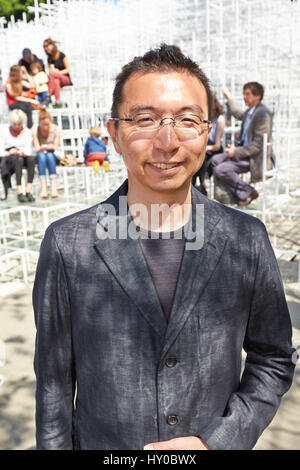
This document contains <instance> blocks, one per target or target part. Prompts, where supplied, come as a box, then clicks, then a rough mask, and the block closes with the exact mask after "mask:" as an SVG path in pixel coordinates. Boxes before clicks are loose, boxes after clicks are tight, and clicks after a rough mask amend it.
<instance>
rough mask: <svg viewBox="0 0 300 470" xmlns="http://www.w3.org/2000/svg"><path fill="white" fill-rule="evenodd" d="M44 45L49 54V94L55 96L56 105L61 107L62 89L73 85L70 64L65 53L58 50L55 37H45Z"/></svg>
mask: <svg viewBox="0 0 300 470" xmlns="http://www.w3.org/2000/svg"><path fill="white" fill-rule="evenodd" d="M43 46H44V50H45V52H46V54H47V56H48V78H49V82H48V94H49V96H52V95H54V96H55V101H56V103H55V107H61V103H60V89H61V88H62V87H64V86H67V85H72V82H71V77H70V65H69V62H68V60H67V58H66V56H65V54H64V53H63V52H61V51H59V50H58V48H57V45H56V43H55V42H54V41H53V39H51V38H48V39H45V41H44V43H43Z"/></svg>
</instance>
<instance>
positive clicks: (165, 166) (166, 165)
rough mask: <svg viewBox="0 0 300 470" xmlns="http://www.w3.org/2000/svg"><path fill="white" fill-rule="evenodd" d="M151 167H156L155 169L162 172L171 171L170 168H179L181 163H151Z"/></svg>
mask: <svg viewBox="0 0 300 470" xmlns="http://www.w3.org/2000/svg"><path fill="white" fill-rule="evenodd" d="M151 165H153V166H155V168H159V169H160V170H169V169H170V168H174V167H175V166H178V165H179V163H151Z"/></svg>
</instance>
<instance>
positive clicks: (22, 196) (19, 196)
mask: <svg viewBox="0 0 300 470" xmlns="http://www.w3.org/2000/svg"><path fill="white" fill-rule="evenodd" d="M17 199H18V201H19V202H27V197H26V196H24V194H22V193H21V194H18V195H17Z"/></svg>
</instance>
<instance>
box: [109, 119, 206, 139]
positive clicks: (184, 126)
mask: <svg viewBox="0 0 300 470" xmlns="http://www.w3.org/2000/svg"><path fill="white" fill-rule="evenodd" d="M111 119H112V120H113V121H125V122H131V123H132V126H134V127H135V128H136V129H137V130H141V131H145V132H148V133H151V132H152V133H155V132H156V131H158V129H160V128H161V127H162V126H163V124H164V121H165V120H166V119H169V120H171V122H172V125H173V127H174V130H175V132H176V134H177V136H178V137H180V136H183V137H184V136H188V135H192V134H196V133H197V134H198V135H201V134H203V133H204V132H205V131H206V130H207V131H208V130H209V128H210V127H209V125H210V124H211V121H207V120H202V119H201V118H200V117H199V116H197V115H196V114H191V113H185V114H180V115H179V116H175V117H174V118H172V117H165V118H162V117H161V116H158V115H157V114H155V113H138V114H136V115H135V116H133V117H132V118H111ZM168 124H170V123H168Z"/></svg>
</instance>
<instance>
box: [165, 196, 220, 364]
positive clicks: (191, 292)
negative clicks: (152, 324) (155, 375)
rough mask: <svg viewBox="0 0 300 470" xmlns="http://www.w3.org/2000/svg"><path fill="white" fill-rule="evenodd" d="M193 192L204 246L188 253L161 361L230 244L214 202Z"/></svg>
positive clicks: (184, 256)
mask: <svg viewBox="0 0 300 470" xmlns="http://www.w3.org/2000/svg"><path fill="white" fill-rule="evenodd" d="M192 189H193V192H192V200H193V202H192V204H193V206H192V214H193V215H192V217H193V219H192V221H193V231H194V232H195V231H197V232H199V231H201V230H202V229H203V234H204V237H203V240H202V241H203V247H202V248H200V249H198V250H192V249H191V250H187V249H186V250H185V251H184V255H183V259H182V263H181V267H180V272H179V275H178V280H177V286H176V293H175V297H174V300H173V306H172V310H171V313H170V319H169V324H168V328H167V332H166V338H165V343H164V347H163V350H162V356H161V358H163V357H164V355H165V354H166V353H167V352H168V350H169V348H170V347H171V345H172V344H173V342H174V341H175V339H176V337H177V336H178V334H179V333H180V330H181V329H182V328H183V326H184V324H185V322H186V320H187V318H188V316H189V315H190V313H191V312H192V310H193V308H194V306H195V304H196V302H197V300H198V299H199V297H200V296H201V294H202V292H203V290H204V288H205V286H206V284H207V283H208V281H209V279H210V277H211V275H212V273H213V272H214V270H215V268H216V265H217V263H218V260H219V258H220V256H221V255H222V252H223V250H224V247H225V244H226V241H227V238H226V237H225V236H224V233H222V232H221V230H220V229H218V227H217V226H218V223H219V222H220V217H219V216H218V214H214V213H213V212H212V209H213V207H211V203H209V202H208V201H207V199H206V198H205V197H204V196H202V195H201V194H200V192H199V191H197V190H196V189H195V188H192ZM197 205H200V206H197ZM201 205H202V208H204V215H203V217H198V220H197V219H196V218H195V215H196V210H197V207H198V209H199V207H201ZM214 212H216V211H214ZM201 220H202V223H203V224H204V226H203V227H197V226H196V222H197V223H198V225H199V222H200V223H201ZM200 238H201V237H200Z"/></svg>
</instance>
